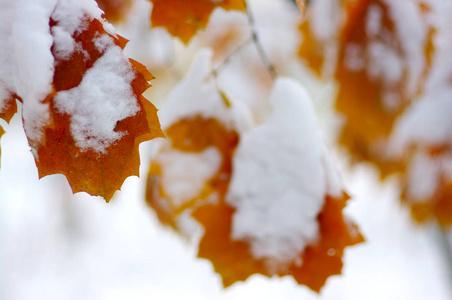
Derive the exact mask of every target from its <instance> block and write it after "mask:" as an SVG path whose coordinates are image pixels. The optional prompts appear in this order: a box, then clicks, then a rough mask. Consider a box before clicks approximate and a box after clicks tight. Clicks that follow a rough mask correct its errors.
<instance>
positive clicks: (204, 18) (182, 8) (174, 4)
mask: <svg viewBox="0 0 452 300" xmlns="http://www.w3.org/2000/svg"><path fill="white" fill-rule="evenodd" d="M148 1H150V2H152V4H153V6H152V13H151V24H152V26H153V27H158V26H161V27H165V28H166V29H167V30H168V32H169V33H170V34H171V35H172V36H175V37H178V38H179V39H180V40H181V41H182V42H183V43H185V44H188V42H189V41H190V40H191V38H192V37H193V36H194V35H195V34H196V32H197V31H198V30H200V29H204V28H205V27H206V25H207V23H208V21H209V17H210V14H211V13H212V12H213V10H214V9H215V8H217V7H221V8H223V9H225V10H239V11H244V10H245V3H244V1H243V0H221V1H210V0H192V1H184V0H148Z"/></svg>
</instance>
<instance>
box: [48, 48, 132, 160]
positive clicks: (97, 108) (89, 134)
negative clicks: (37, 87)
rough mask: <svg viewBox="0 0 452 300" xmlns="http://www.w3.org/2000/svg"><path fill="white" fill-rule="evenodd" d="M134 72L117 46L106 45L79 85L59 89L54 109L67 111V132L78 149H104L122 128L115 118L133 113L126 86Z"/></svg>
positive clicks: (116, 138)
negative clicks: (60, 90)
mask: <svg viewBox="0 0 452 300" xmlns="http://www.w3.org/2000/svg"><path fill="white" fill-rule="evenodd" d="M134 77H135V75H134V73H133V70H132V68H131V67H130V65H129V63H128V61H127V60H126V58H125V57H124V56H123V54H122V49H121V48H120V47H118V46H114V47H110V48H109V49H108V50H106V52H105V53H104V54H103V56H101V57H100V58H99V59H98V60H97V61H96V63H95V64H94V65H93V67H92V68H91V69H89V70H88V71H87V72H86V74H85V76H84V77H83V80H82V82H81V83H80V85H79V86H77V87H75V88H73V89H70V90H67V91H62V92H59V93H58V94H57V95H56V96H55V98H54V101H55V105H56V109H57V110H59V111H60V112H61V113H66V114H69V115H70V120H71V127H70V128H71V133H72V135H73V137H74V139H75V141H76V144H77V146H78V147H79V148H81V149H82V151H86V150H94V151H97V152H100V153H105V151H106V149H107V148H108V147H109V146H110V145H111V144H112V143H114V142H115V141H116V140H118V139H120V138H121V137H122V136H123V134H124V132H117V131H115V127H116V124H117V122H118V121H120V120H123V119H125V118H127V117H131V116H134V115H135V114H136V113H137V112H138V110H139V107H138V105H137V103H136V99H135V97H134V94H133V91H132V89H131V87H130V83H131V81H132V80H133V79H134Z"/></svg>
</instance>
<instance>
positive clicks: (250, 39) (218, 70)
mask: <svg viewBox="0 0 452 300" xmlns="http://www.w3.org/2000/svg"><path fill="white" fill-rule="evenodd" d="M252 40H253V39H252V38H251V37H250V38H248V39H247V40H246V41H245V42H243V43H242V44H240V45H239V46H238V47H237V48H235V49H234V51H232V52H231V53H230V54H229V56H228V57H227V58H226V59H225V60H224V61H223V62H222V63H221V64H220V65H218V66H217V67H216V68H215V69H214V70H213V71H212V76H214V77H217V76H218V74H219V73H220V72H221V70H222V69H223V68H224V67H225V66H226V65H227V64H228V63H229V61H230V60H231V59H232V58H233V57H234V56H236V55H237V54H238V53H239V52H240V51H242V49H243V48H245V47H246V46H248V44H250V43H251V41H252Z"/></svg>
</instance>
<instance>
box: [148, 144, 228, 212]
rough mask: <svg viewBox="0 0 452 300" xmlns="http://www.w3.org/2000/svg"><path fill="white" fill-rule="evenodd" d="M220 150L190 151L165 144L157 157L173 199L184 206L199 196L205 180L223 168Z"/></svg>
mask: <svg viewBox="0 0 452 300" xmlns="http://www.w3.org/2000/svg"><path fill="white" fill-rule="evenodd" d="M221 161H222V157H221V154H220V153H219V151H218V150H217V149H216V148H215V147H209V148H207V149H206V150H204V151H202V152H200V153H187V152H182V151H178V150H175V149H170V148H169V147H166V148H165V150H164V151H161V152H160V153H159V155H158V156H157V157H156V162H158V163H159V164H160V166H161V167H162V185H163V189H164V190H165V192H166V194H167V195H168V197H169V198H170V199H171V203H172V204H173V205H174V206H175V207H181V206H182V205H183V204H184V203H185V202H187V201H189V200H192V199H194V198H195V197H197V196H198V195H199V194H200V193H201V191H202V190H203V188H204V185H205V183H206V182H207V181H208V180H209V179H210V178H212V177H213V176H214V175H215V174H216V172H217V171H218V169H219V168H220V165H221Z"/></svg>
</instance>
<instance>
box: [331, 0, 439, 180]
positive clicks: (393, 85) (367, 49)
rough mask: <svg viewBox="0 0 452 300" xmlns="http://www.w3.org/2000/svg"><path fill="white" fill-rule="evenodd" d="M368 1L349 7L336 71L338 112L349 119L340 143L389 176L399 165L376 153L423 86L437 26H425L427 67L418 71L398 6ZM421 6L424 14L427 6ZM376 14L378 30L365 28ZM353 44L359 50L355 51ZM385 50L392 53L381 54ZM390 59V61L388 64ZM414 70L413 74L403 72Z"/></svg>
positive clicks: (424, 50) (423, 52) (422, 52)
mask: <svg viewBox="0 0 452 300" xmlns="http://www.w3.org/2000/svg"><path fill="white" fill-rule="evenodd" d="M361 2H362V3H364V2H363V1H361ZM366 3H367V5H366V6H364V5H358V7H353V8H350V10H349V19H348V21H347V23H346V24H345V27H344V29H343V31H342V34H341V38H340V45H341V46H340V50H339V64H338V68H337V71H336V75H335V77H336V80H337V82H338V84H339V91H338V95H337V98H336V110H337V111H338V112H340V113H341V114H343V115H344V116H345V117H346V123H345V125H344V127H343V129H342V134H341V137H340V143H342V144H343V145H345V146H346V147H347V148H348V149H349V150H350V151H351V152H352V153H354V154H355V157H358V158H360V159H363V160H370V161H374V162H376V163H377V164H378V165H379V167H380V170H381V172H382V175H383V176H384V175H386V174H389V173H391V172H393V171H394V170H397V169H400V166H399V165H398V163H397V162H395V163H391V162H386V161H385V159H384V158H381V157H379V156H378V155H375V153H376V152H377V150H376V147H378V143H381V142H382V141H383V140H384V139H386V138H387V137H388V136H389V134H390V133H391V131H392V127H393V124H394V121H395V119H396V118H397V117H398V116H399V115H400V114H401V113H402V111H403V110H404V108H405V107H406V105H407V104H408V103H409V102H410V101H412V100H413V98H414V97H415V96H416V95H418V94H419V93H420V91H421V90H422V86H423V84H424V80H425V75H426V73H427V72H428V70H429V68H430V62H431V55H432V51H433V46H432V43H433V42H432V39H433V34H434V30H433V29H432V28H431V27H430V28H428V29H427V30H426V32H427V37H426V39H425V42H424V44H423V45H420V46H422V49H423V51H421V52H420V53H419V55H420V56H421V57H420V59H421V60H424V65H423V67H422V69H421V71H420V72H419V73H418V74H416V73H414V72H418V71H417V70H415V69H413V64H414V62H413V61H412V57H413V55H415V54H416V53H415V50H414V51H411V52H410V50H407V48H406V47H407V46H406V45H405V44H404V39H405V37H403V36H400V35H398V33H397V23H396V22H400V20H394V18H393V17H392V15H391V13H390V10H391V9H393V8H391V7H390V6H388V5H387V4H386V3H385V2H384V1H366ZM418 9H419V11H421V12H422V7H418ZM354 10H359V11H354ZM371 14H379V16H380V18H381V19H380V22H381V24H380V25H379V26H381V28H377V29H375V32H369V31H370V29H368V28H369V26H366V24H367V23H368V22H370V21H368V19H369V18H370V17H371V16H370V15H371ZM377 17H378V16H377ZM366 28H367V29H366ZM366 30H367V32H366ZM352 47H354V48H353V49H355V50H353V51H356V52H358V53H351V51H352V50H350V49H352ZM360 51H361V53H363V54H360ZM380 53H387V54H385V56H384V57H383V56H382V57H380V56H379V55H381V54H380ZM413 53H414V54H413ZM353 59H355V60H356V64H358V63H359V61H360V60H362V63H364V64H365V66H366V65H367V67H359V66H353V65H351V64H353V63H352V62H351V61H352V60H353ZM385 61H387V62H388V64H391V65H383V63H384V62H385ZM378 64H380V66H378ZM414 68H416V67H414ZM410 73H411V74H412V75H404V74H410Z"/></svg>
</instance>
